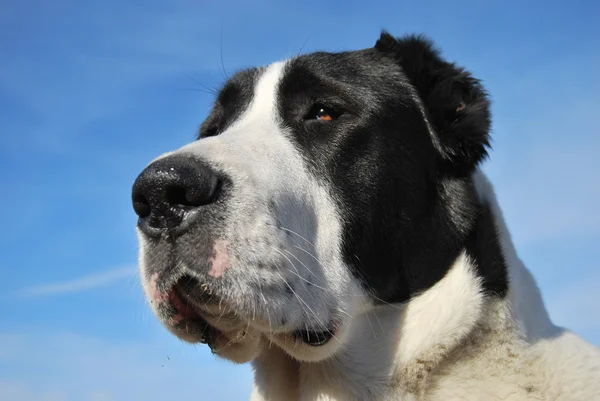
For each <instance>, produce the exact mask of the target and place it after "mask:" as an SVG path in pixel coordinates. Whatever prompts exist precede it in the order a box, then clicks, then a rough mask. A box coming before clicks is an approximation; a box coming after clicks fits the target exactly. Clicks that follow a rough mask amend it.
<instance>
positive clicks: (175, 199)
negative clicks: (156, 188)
mask: <svg viewBox="0 0 600 401" xmlns="http://www.w3.org/2000/svg"><path fill="white" fill-rule="evenodd" d="M187 192H188V191H186V189H185V188H182V187H178V186H170V187H167V189H166V192H165V200H166V202H167V204H168V205H170V206H178V207H184V206H195V205H194V204H192V203H191V202H189V201H188V199H187Z"/></svg>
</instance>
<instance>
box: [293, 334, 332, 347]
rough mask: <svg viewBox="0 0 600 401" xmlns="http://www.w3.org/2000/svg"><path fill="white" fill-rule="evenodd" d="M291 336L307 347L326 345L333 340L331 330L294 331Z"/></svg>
mask: <svg viewBox="0 0 600 401" xmlns="http://www.w3.org/2000/svg"><path fill="white" fill-rule="evenodd" d="M293 336H294V337H295V338H297V339H299V340H301V341H302V342H303V343H305V344H307V345H310V346H312V347H319V346H321V345H325V344H327V343H328V342H329V340H331V339H332V338H333V336H334V333H333V331H332V330H319V331H311V330H296V331H294V333H293Z"/></svg>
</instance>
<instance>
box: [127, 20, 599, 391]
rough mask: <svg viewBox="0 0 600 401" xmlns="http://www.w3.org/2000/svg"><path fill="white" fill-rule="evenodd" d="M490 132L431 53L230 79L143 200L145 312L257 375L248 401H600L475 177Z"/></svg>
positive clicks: (360, 56) (462, 73)
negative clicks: (147, 307)
mask: <svg viewBox="0 0 600 401" xmlns="http://www.w3.org/2000/svg"><path fill="white" fill-rule="evenodd" d="M490 125H491V116H490V106H489V99H488V95H487V93H486V91H485V89H484V88H483V86H482V84H481V82H480V81H479V80H478V79H476V78H474V77H473V76H472V75H471V74H470V73H469V72H468V71H466V70H465V69H463V68H462V67H460V66H458V65H456V64H455V63H453V62H450V61H447V60H446V59H444V58H443V56H442V54H441V53H440V51H439V50H438V49H437V48H436V47H435V46H434V44H433V43H432V42H431V41H430V40H429V39H428V38H427V37H425V36H422V35H408V36H404V37H399V38H395V37H393V36H391V35H390V34H389V33H387V32H385V31H384V32H383V33H382V34H381V36H380V37H379V39H378V40H377V41H376V44H375V46H374V47H372V48H368V49H363V50H358V51H348V52H338V53H326V52H316V53H311V54H307V55H300V56H298V57H294V58H291V59H289V60H286V61H282V62H276V63H274V64H271V65H268V66H266V67H260V68H250V69H246V70H243V71H239V72H237V73H236V74H235V75H234V76H232V77H231V78H230V79H228V80H227V82H226V83H225V85H224V86H223V88H222V89H221V91H220V92H219V93H218V96H217V97H216V100H215V102H214V106H213V108H212V110H211V111H210V114H209V115H208V117H207V118H206V119H205V121H204V122H203V123H202V124H201V127H200V129H199V133H198V137H197V140H195V141H194V142H192V143H190V144H188V145H186V146H183V147H182V148H180V149H177V150H175V151H173V152H169V153H166V154H164V155H162V156H160V157H159V158H157V159H156V160H154V161H152V162H151V163H150V164H149V165H148V166H147V167H146V168H145V169H144V170H143V171H142V172H141V174H140V175H139V176H138V177H137V179H136V180H135V183H134V185H133V191H132V199H133V207H134V210H135V212H136V214H137V215H138V216H139V219H138V224H137V232H138V235H139V243H140V252H139V265H140V274H141V281H142V283H143V288H144V292H145V295H146V296H147V299H148V300H149V303H150V306H151V308H152V310H153V312H154V313H155V314H156V316H157V317H158V319H160V321H161V322H162V323H163V324H164V326H165V327H166V328H167V329H168V330H169V331H171V332H172V333H173V334H174V335H175V336H177V337H179V338H180V339H182V340H184V341H187V342H190V343H205V344H208V346H209V347H210V348H211V350H212V351H213V353H215V354H217V355H219V356H221V357H223V358H226V359H228V360H231V361H233V362H236V363H246V362H250V363H251V364H252V366H253V368H254V375H255V380H254V385H253V390H252V393H251V394H250V395H249V396H250V399H251V400H253V401H266V400H277V401H282V400H285V401H287V400H303V401H308V400H322V401H324V400H344V401H348V400H386V401H387V400H582V401H583V400H585V401H590V400H600V351H599V350H598V349H596V348H595V347H593V346H592V345H590V344H588V343H586V342H585V341H584V340H582V339H580V338H579V337H577V336H576V335H575V334H573V333H571V332H569V331H567V330H565V329H562V328H559V327H557V326H555V325H554V324H553V323H552V322H551V321H550V319H549V317H548V314H547V312H546V309H545V307H544V304H543V302H542V298H541V295H540V292H539V290H538V288H537V286H536V283H535V281H534V279H533V277H532V275H531V274H530V273H529V272H528V270H527V269H526V268H525V267H524V265H523V264H522V262H521V261H520V260H519V258H518V256H517V253H516V251H515V249H514V247H513V245H512V242H511V239H510V235H509V232H508V230H507V228H506V225H505V222H504V220H503V217H502V214H501V211H500V208H499V206H498V203H497V201H496V198H495V196H494V193H493V189H492V186H491V184H490V183H489V182H488V180H487V179H486V177H485V176H484V174H483V173H482V172H481V170H480V166H481V163H482V161H484V160H485V159H486V158H487V155H488V151H489V148H490ZM199 399H202V397H199Z"/></svg>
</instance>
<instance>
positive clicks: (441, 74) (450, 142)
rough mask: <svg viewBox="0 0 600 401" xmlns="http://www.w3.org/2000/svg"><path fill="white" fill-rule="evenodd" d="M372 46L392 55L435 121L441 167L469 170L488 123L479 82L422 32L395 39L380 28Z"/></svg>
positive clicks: (479, 155)
mask: <svg viewBox="0 0 600 401" xmlns="http://www.w3.org/2000/svg"><path fill="white" fill-rule="evenodd" d="M375 48H376V49H378V50H380V51H381V52H384V53H387V54H390V55H391V56H392V57H394V58H395V59H396V60H397V61H398V63H399V64H400V66H402V69H403V71H404V73H405V74H406V76H407V77H408V79H409V80H410V82H411V84H412V85H413V86H414V87H415V88H416V89H417V91H418V92H419V96H420V97H421V99H422V100H423V103H424V104H425V107H426V110H427V114H428V116H429V118H430V121H431V123H432V124H433V126H434V129H435V131H436V132H435V133H436V134H437V139H438V140H439V147H440V149H439V150H440V151H441V157H442V160H443V161H444V162H445V164H446V166H445V168H447V169H451V170H454V171H455V172H457V173H459V174H468V173H470V172H472V171H473V169H474V168H475V167H476V166H477V164H478V163H480V162H481V161H482V160H483V159H484V158H485V157H486V156H487V150H486V148H487V147H488V146H489V131H490V125H491V118H490V111H489V101H488V98H487V94H486V93H485V91H484V90H483V88H482V86H481V84H480V82H479V81H478V80H477V79H475V78H473V77H472V76H471V74H469V73H468V72H466V71H465V70H464V69H463V68H461V67H457V66H456V65H455V64H453V63H449V62H447V61H445V60H443V59H442V58H441V57H440V52H439V51H438V50H437V49H435V47H434V46H433V44H432V42H431V41H429V40H428V39H426V38H425V37H423V36H415V35H412V36H406V37H404V38H401V39H395V38H393V37H392V36H391V35H389V34H388V33H386V32H384V33H382V34H381V37H380V38H379V40H378V41H377V43H376V45H375Z"/></svg>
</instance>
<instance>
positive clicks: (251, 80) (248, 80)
mask: <svg viewBox="0 0 600 401" xmlns="http://www.w3.org/2000/svg"><path fill="white" fill-rule="evenodd" d="M259 72H260V70H259V69H258V68H251V69H248V70H243V71H240V72H238V73H236V74H235V75H234V76H233V77H231V79H229V80H228V81H227V82H226V83H225V85H224V86H223V88H222V89H221V91H220V92H219V95H218V96H217V99H216V101H215V104H214V106H213V108H212V111H211V113H210V114H209V116H208V117H207V118H206V120H204V122H203V123H202V125H201V126H200V130H199V132H198V139H201V138H206V137H209V136H215V135H219V134H220V133H221V132H223V131H225V129H227V127H228V126H230V125H231V124H232V123H233V122H234V121H236V120H237V119H238V118H239V117H240V115H241V114H242V113H243V112H244V111H245V110H246V109H247V108H248V106H249V105H250V102H251V101H252V97H253V96H254V86H255V84H256V81H257V79H258V77H259V75H260V73H259Z"/></svg>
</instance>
